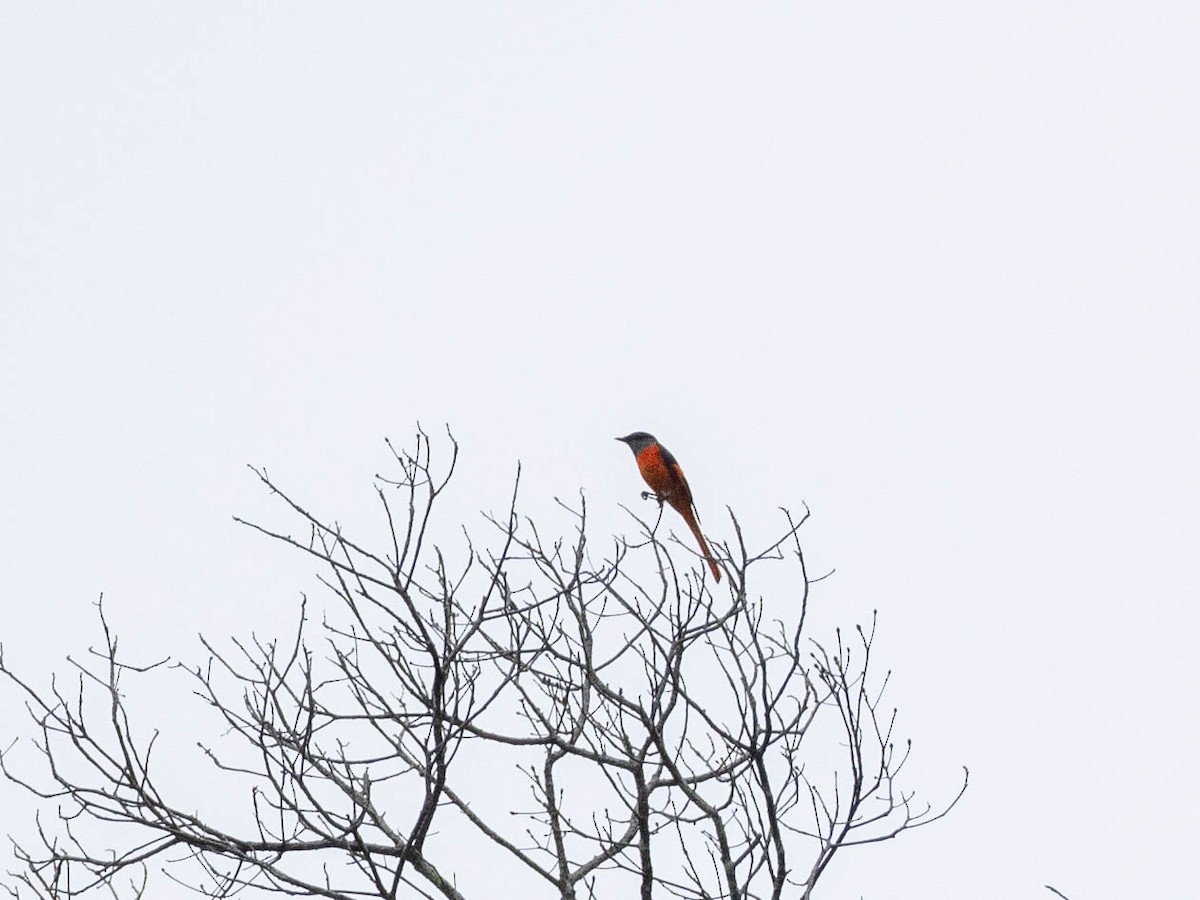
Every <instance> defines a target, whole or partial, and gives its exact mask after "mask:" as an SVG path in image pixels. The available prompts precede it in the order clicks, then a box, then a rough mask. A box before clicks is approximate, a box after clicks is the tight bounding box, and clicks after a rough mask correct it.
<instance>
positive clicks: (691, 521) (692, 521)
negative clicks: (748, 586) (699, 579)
mask: <svg viewBox="0 0 1200 900" xmlns="http://www.w3.org/2000/svg"><path fill="white" fill-rule="evenodd" d="M671 505H672V506H674V505H675V504H671ZM675 509H676V511H677V512H678V513H679V514H680V515H681V516H683V521H685V522H687V524H688V528H690V529H692V534H693V535H695V537H696V543H697V544H699V545H700V552H701V553H703V554H704V559H705V561H706V562H707V563H708V568H709V570H710V571H711V572H712V575H713V580H714V581H720V580H721V570H720V569H719V568H717V561H716V560H715V559H713V555H712V551H711V550H709V549H708V542H707V541H705V540H704V535H703V534H701V533H700V523H699V522H697V521H696V513H695V512H693V511H692V508H691V507H689V506H685V507H684V508H683V509H679V507H677V506H676V507H675Z"/></svg>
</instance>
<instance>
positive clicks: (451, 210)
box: [0, 2, 1200, 900]
mask: <svg viewBox="0 0 1200 900" xmlns="http://www.w3.org/2000/svg"><path fill="white" fill-rule="evenodd" d="M503 6H504V9H503V11H497V10H496V9H493V8H484V7H483V5H482V4H466V5H462V4H455V5H451V4H430V5H422V6H420V7H418V6H417V5H412V4H410V5H403V6H402V5H399V4H354V5H348V4H331V5H322V6H316V5H313V4H210V3H205V4H156V3H144V4H130V3H126V4H120V3H118V4H83V5H81V4H73V5H69V6H65V5H56V4H45V3H10V4H7V5H6V7H5V11H4V14H3V19H4V22H3V25H2V27H0V115H2V120H3V122H4V127H3V136H2V137H0V372H2V381H0V390H2V396H0V429H2V434H3V441H2V443H0V461H2V463H3V465H2V468H0V495H2V500H0V502H2V507H3V510H4V512H3V515H2V516H0V567H2V569H3V571H4V573H5V579H4V585H3V596H4V600H3V603H4V615H3V624H2V625H0V636H2V637H3V642H4V645H5V650H6V653H7V654H8V655H9V657H10V660H11V661H13V663H14V665H18V666H20V667H21V668H23V669H24V670H25V671H26V672H27V673H29V674H30V677H31V678H34V679H35V680H38V681H39V682H40V683H44V682H45V680H46V679H48V677H49V675H50V673H51V672H52V671H65V668H66V663H65V662H64V658H65V656H66V655H67V654H68V653H72V654H76V655H79V654H81V653H82V651H84V649H85V648H86V647H87V646H89V645H90V644H94V643H95V641H96V627H95V619H94V610H93V606H92V605H93V603H94V602H95V600H96V598H97V597H98V596H99V595H100V593H101V592H103V593H104V596H105V603H106V609H107V611H108V614H109V616H110V618H111V620H112V623H113V625H114V627H116V628H117V629H118V630H119V631H120V632H121V634H122V635H123V641H124V647H125V649H126V651H127V652H129V653H131V654H132V655H134V656H137V655H139V654H140V655H142V656H144V657H145V658H150V657H153V656H155V655H164V654H170V655H171V656H173V657H175V658H180V659H184V660H190V661H193V662H195V661H199V660H200V659H201V658H202V653H201V650H200V647H199V645H198V641H197V638H196V635H197V633H199V632H201V631H203V632H204V633H205V634H206V635H208V636H211V637H213V638H215V639H217V640H222V639H226V638H228V636H230V635H241V636H244V635H247V634H248V633H249V632H250V631H251V630H255V631H257V632H258V633H260V634H278V633H283V632H284V631H286V629H287V628H288V627H290V625H291V623H293V622H294V619H295V614H296V608H297V602H298V597H299V594H300V592H301V591H306V590H307V591H311V590H312V589H313V586H314V585H313V579H312V566H311V564H309V563H308V562H307V561H305V560H302V559H299V558H296V557H289V556H287V555H286V554H285V553H283V552H282V551H281V550H280V549H278V548H276V547H272V546H269V545H267V544H265V542H264V541H263V540H261V539H258V538H256V537H255V536H253V535H252V534H250V533H248V532H247V531H246V530H245V529H241V528H239V527H238V526H237V525H235V524H234V523H233V521H232V518H231V517H232V515H234V514H241V515H246V516H251V517H253V516H259V515H262V514H264V511H265V510H268V509H270V507H269V504H268V498H266V497H265V496H264V495H263V492H262V491H261V490H260V489H259V487H257V486H256V484H255V482H254V480H253V478H252V477H251V476H250V474H249V473H248V472H247V471H246V469H245V468H244V466H245V464H246V463H255V464H263V465H266V466H267V467H268V468H269V469H270V470H271V472H272V474H273V475H275V476H276V477H278V478H279V479H280V480H281V481H282V482H284V483H285V484H286V485H287V486H288V487H290V488H291V489H292V490H293V491H294V492H295V493H296V495H297V496H298V497H300V498H302V499H304V500H305V501H307V502H308V503H309V504H310V505H311V506H312V507H314V508H317V509H320V510H321V511H323V512H324V513H326V514H327V515H329V516H330V517H331V518H333V517H337V518H340V519H342V520H343V521H351V522H359V523H361V524H362V527H363V528H364V529H366V531H367V533H370V529H371V528H373V527H375V525H376V524H377V521H378V520H377V517H376V516H375V513H374V510H373V508H372V506H371V501H372V498H371V493H370V491H371V477H372V475H373V474H374V473H375V472H377V471H380V470H383V469H384V468H385V467H386V464H387V459H388V456H387V451H386V447H385V446H384V443H383V440H384V438H385V437H386V436H390V437H391V438H392V439H393V440H394V441H396V442H397V443H402V444H403V443H407V442H408V440H409V438H410V436H411V434H412V433H413V430H414V428H415V426H416V423H417V422H418V421H420V422H421V423H422V424H424V425H425V426H426V427H427V428H430V429H431V430H433V429H438V428H441V427H442V425H443V423H447V422H448V423H449V424H450V425H451V427H452V428H453V429H454V432H455V434H456V435H457V437H458V438H459V440H460V442H461V444H462V448H463V460H462V469H461V473H460V477H459V479H458V482H457V488H456V491H455V492H454V494H453V495H452V496H451V497H450V498H449V500H448V502H449V505H450V507H449V508H450V510H451V520H452V521H466V522H468V523H469V524H471V525H472V527H475V526H477V525H478V524H479V522H480V520H479V517H478V511H479V510H481V509H497V508H500V507H502V506H503V505H504V503H505V502H506V499H507V497H508V494H509V492H510V489H511V479H512V475H513V472H514V470H515V467H516V464H517V462H518V460H519V461H521V463H522V464H523V466H524V484H523V497H524V508H525V510H526V512H528V513H529V514H531V515H533V516H535V517H537V516H538V515H540V514H545V515H552V514H553V509H554V507H553V497H555V496H567V497H569V496H572V495H574V494H576V493H577V492H578V491H579V490H580V489H583V490H584V491H585V492H586V494H587V497H588V499H589V503H590V505H591V507H592V509H593V511H594V512H595V519H594V521H593V525H594V526H595V527H596V528H597V529H598V532H599V535H600V536H603V535H604V534H607V533H611V532H612V531H613V530H621V529H625V528H627V527H628V525H627V521H626V520H624V519H623V518H622V516H621V514H620V511H619V507H618V504H621V503H635V502H637V492H638V491H640V490H641V485H640V483H639V482H638V480H637V476H636V473H635V471H634V468H633V462H632V460H631V459H630V457H629V452H628V451H627V450H626V448H625V447H623V446H621V445H620V444H617V443H615V442H614V441H613V440H612V438H613V436H614V435H618V434H625V433H627V432H629V431H632V430H636V429H645V430H649V431H653V432H654V433H656V434H657V435H658V436H659V437H660V438H661V439H662V440H663V441H664V443H666V444H667V445H668V446H669V447H670V448H671V449H672V450H673V451H674V452H675V454H676V456H678V457H679V458H680V460H681V461H682V462H683V464H684V466H685V468H686V470H687V472H688V476H689V478H690V480H691V482H692V485H693V488H694V490H695V493H696V496H697V502H698V504H699V507H700V511H701V514H702V516H703V517H704V521H705V526H706V528H707V529H708V530H709V531H710V533H713V534H715V535H716V536H717V537H718V538H720V537H728V536H729V535H728V534H727V532H728V531H729V525H728V519H727V517H726V516H725V514H724V512H723V510H724V507H726V506H731V507H732V508H733V509H734V510H735V511H736V512H737V513H738V514H739V516H740V517H741V518H743V519H744V520H745V521H746V522H747V523H748V527H750V528H751V529H752V531H753V532H754V533H756V534H758V535H760V536H766V535H767V534H769V533H770V532H771V530H772V529H773V528H775V526H776V523H777V521H778V518H777V517H778V513H777V512H776V510H777V508H778V507H779V506H789V507H792V508H798V507H799V506H800V504H801V503H803V502H807V503H808V505H809V506H810V507H811V509H812V512H813V517H812V520H811V522H810V523H809V524H808V525H807V526H806V532H807V540H808V542H809V547H810V550H811V553H812V554H813V556H814V560H815V564H816V565H817V566H818V567H819V568H822V569H830V568H836V569H837V573H836V575H835V576H834V577H833V578H832V579H830V580H829V581H827V582H825V583H824V584H823V585H822V590H821V592H820V594H819V603H820V604H821V615H822V616H823V617H824V618H823V619H822V621H824V622H830V623H832V622H841V623H843V624H852V623H853V622H855V621H861V620H863V619H864V617H868V616H869V615H870V610H872V609H875V608H877V609H878V610H879V612H880V626H879V628H880V632H879V638H878V643H877V647H876V652H877V654H878V659H879V660H881V661H882V662H883V664H884V665H886V666H888V667H890V668H891V669H893V670H894V675H893V682H892V688H891V691H892V693H891V700H892V701H893V702H894V703H895V704H896V705H897V706H899V708H900V721H899V730H900V731H901V733H903V734H904V735H907V736H911V737H912V738H913V739H914V742H915V756H914V762H913V764H912V765H913V768H912V771H911V773H910V779H911V781H910V786H911V787H914V788H916V789H918V790H919V791H920V792H921V795H922V796H924V797H928V798H929V799H930V800H932V801H934V802H937V801H938V799H939V798H948V797H949V796H952V794H953V792H954V790H955V788H956V784H957V779H958V777H959V771H960V767H961V766H962V765H964V764H965V765H969V766H970V767H971V771H972V786H971V789H970V791H969V792H968V794H967V796H966V798H965V799H964V801H963V803H962V805H961V806H960V808H959V809H958V810H956V811H955V812H954V813H953V814H952V816H951V817H950V818H949V819H947V820H946V821H944V822H942V823H940V824H938V825H935V826H932V827H930V828H929V829H926V830H923V831H921V832H918V833H915V834H912V835H909V836H907V837H906V838H903V839H901V840H900V841H897V842H894V843H892V844H887V845H880V846H877V847H873V848H867V849H864V850H860V851H858V852H857V853H854V852H847V853H846V854H845V855H843V856H842V857H840V858H839V860H838V861H837V862H835V864H834V870H833V871H832V872H831V873H830V875H829V877H828V880H827V882H826V883H825V884H826V887H825V891H824V893H823V896H824V897H827V898H830V900H842V898H846V900H851V898H857V897H859V896H864V897H867V898H872V900H875V898H882V900H891V898H900V900H908V898H911V900H917V898H922V900H928V898H962V897H971V898H979V900H993V898H994V900H1001V898H1004V900H1009V898H1016V897H1030V898H1048V897H1050V896H1051V894H1050V893H1049V892H1048V891H1046V890H1045V888H1044V887H1043V885H1045V884H1047V883H1049V884H1052V885H1054V886H1055V887H1056V888H1058V889H1059V890H1061V891H1062V892H1064V893H1065V894H1066V895H1067V896H1069V897H1070V898H1071V900H1087V898H1108V897H1111V898H1129V897H1154V898H1160V897H1161V898H1175V897H1192V896H1195V895H1196V890H1197V889H1196V885H1197V883H1198V882H1200V863H1198V862H1197V856H1196V853H1195V846H1196V843H1197V841H1198V840H1200V812H1198V810H1200V774H1198V772H1200V769H1198V767H1197V765H1196V758H1197V755H1198V753H1200V728H1198V726H1197V724H1196V719H1197V716H1196V713H1197V704H1196V690H1197V687H1198V684H1197V682H1198V681H1200V677H1198V676H1200V662H1198V657H1197V652H1196V646H1195V635H1196V632H1197V626H1198V624H1200V614H1198V613H1197V608H1196V595H1197V590H1196V585H1197V581H1198V576H1200V561H1198V554H1197V539H1198V537H1200V525H1198V522H1200V479H1198V477H1197V459H1200V440H1198V435H1200V426H1198V415H1197V411H1198V409H1200V396H1198V394H1200V391H1198V389H1197V385H1198V384H1200V350H1198V347H1200V227H1198V226H1200V52H1198V47H1200V44H1198V35H1200V6H1198V5H1197V4H1195V3H1194V2H1175V3H1172V2H1161V3H1134V2H1093V3H1075V2H1058V3H1050V4H1047V3H1027V2H1003V3H1000V2H978V3H971V2H967V3H963V2H940V3H930V2H912V3H866V4H813V3H800V4H787V5H780V4H773V5H768V6H761V5H760V6H756V7H754V8H752V9H750V8H747V7H746V6H745V5H735V4H728V5H722V6H714V5H710V4H686V5H683V4H677V5H671V6H663V5H655V6H648V5H645V4H616V3H606V4H598V5H592V6H590V7H588V8H586V9H585V8H583V7H581V6H579V5H569V6H563V5H559V4H525V3H522V4H504V5H503ZM176 702H178V703H180V704H183V703H185V700H184V699H182V698H180V697H173V699H170V700H163V701H162V703H163V705H164V706H165V707H170V705H171V704H173V703H176ZM0 711H2V712H3V713H4V715H3V717H2V721H3V722H4V725H3V727H2V728H0V745H7V743H8V742H9V741H10V740H11V738H12V737H13V736H14V735H17V734H28V729H27V728H26V727H25V726H24V724H23V721H22V720H20V719H19V718H16V717H15V716H16V713H17V702H16V698H15V696H13V695H12V693H11V692H9V691H4V692H3V693H0ZM30 815H31V810H30V808H29V805H28V803H27V802H26V801H25V800H24V798H21V797H19V795H16V794H14V793H13V792H12V791H11V790H10V789H8V788H7V787H5V788H4V789H3V791H0V831H2V832H7V831H12V830H19V829H23V828H26V827H27V826H28V822H29V817H30ZM4 868H7V866H5V867H4ZM160 896H165V895H160Z"/></svg>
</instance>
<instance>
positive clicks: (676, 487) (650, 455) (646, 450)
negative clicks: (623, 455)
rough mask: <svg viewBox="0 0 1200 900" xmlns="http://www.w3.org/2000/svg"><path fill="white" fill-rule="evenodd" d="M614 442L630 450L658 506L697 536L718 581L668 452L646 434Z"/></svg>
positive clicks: (691, 504)
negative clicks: (678, 517)
mask: <svg viewBox="0 0 1200 900" xmlns="http://www.w3.org/2000/svg"><path fill="white" fill-rule="evenodd" d="M617 440H618V441H621V442H622V443H624V444H628V445H629V449H630V450H632V451H633V458H634V459H636V460H637V465H638V471H639V472H641V473H642V478H643V479H644V480H645V482H646V484H648V485H650V489H651V490H652V491H654V495H655V497H656V498H657V499H658V502H659V503H660V504H661V503H663V502H666V503H670V504H671V507H672V508H673V509H674V510H675V512H677V513H679V514H680V515H681V516H683V521H685V522H687V525H688V528H690V529H692V534H694V535H695V536H696V543H697V544H699V545H700V552H701V553H703V554H704V559H705V560H706V561H707V562H708V567H709V569H711V570H712V574H713V578H714V579H716V580H717V581H720V580H721V570H720V569H718V568H717V561H716V560H715V559H713V555H712V553H711V552H709V549H708V544H707V543H706V542H705V540H704V535H702V534H701V533H700V523H699V522H698V521H697V517H696V504H695V502H694V501H693V500H692V489H691V488H690V487H688V483H687V479H686V478H684V477H683V469H681V468H679V462H678V461H677V460H676V459H675V457H674V456H673V455H672V453H671V451H670V450H668V449H667V448H666V447H664V446H663V445H662V444H660V443H659V442H658V440H657V439H656V438H655V437H654V435H652V434H646V432H644V431H635V432H634V433H633V434H627V435H625V437H619V438H617ZM642 496H643V497H648V496H649V494H642Z"/></svg>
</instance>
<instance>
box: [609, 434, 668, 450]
mask: <svg viewBox="0 0 1200 900" xmlns="http://www.w3.org/2000/svg"><path fill="white" fill-rule="evenodd" d="M617 440H618V441H620V442H621V443H623V444H627V445H628V446H629V449H630V450H632V451H633V452H634V454H635V455H636V454H638V453H641V452H642V451H643V450H645V449H646V448H647V447H649V446H651V445H652V444H657V443H658V441H657V440H656V439H655V437H654V435H652V434H647V433H646V432H644V431H635V432H633V434H627V435H625V437H619V438H617Z"/></svg>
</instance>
